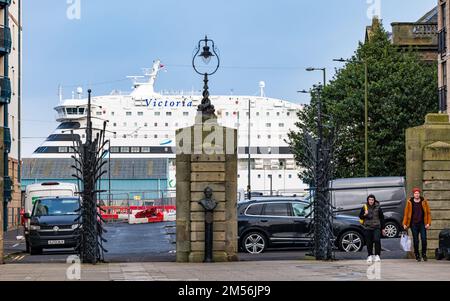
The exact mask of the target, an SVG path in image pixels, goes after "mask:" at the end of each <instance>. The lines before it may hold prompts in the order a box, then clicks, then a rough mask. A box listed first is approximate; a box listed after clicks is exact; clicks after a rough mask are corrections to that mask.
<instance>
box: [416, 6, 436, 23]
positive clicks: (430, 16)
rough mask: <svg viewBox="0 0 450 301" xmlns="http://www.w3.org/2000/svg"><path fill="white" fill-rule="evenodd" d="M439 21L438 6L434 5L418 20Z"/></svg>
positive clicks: (423, 21) (419, 21)
mask: <svg viewBox="0 0 450 301" xmlns="http://www.w3.org/2000/svg"><path fill="white" fill-rule="evenodd" d="M437 22H438V7H437V6H436V7H434V8H433V9H431V10H430V11H429V12H427V13H426V14H425V15H424V16H423V17H421V18H420V19H419V20H417V23H437Z"/></svg>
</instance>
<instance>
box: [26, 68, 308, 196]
mask: <svg viewBox="0 0 450 301" xmlns="http://www.w3.org/2000/svg"><path fill="white" fill-rule="evenodd" d="M161 67H163V66H162V65H161V63H160V61H159V60H156V61H155V62H154V64H153V68H152V69H147V70H146V72H145V76H142V77H139V76H136V77H130V78H132V79H133V80H134V85H133V91H132V92H131V93H129V94H124V93H121V92H118V91H113V92H112V93H111V94H110V95H105V96H95V95H94V96H93V98H92V105H93V108H92V116H93V117H94V121H93V122H94V124H93V125H94V128H95V127H97V128H101V127H102V124H103V122H104V120H108V121H109V122H108V127H107V130H108V131H109V132H108V134H107V138H108V139H110V141H111V143H110V144H111V146H110V156H111V160H110V162H111V164H110V166H109V168H110V176H111V179H110V180H109V181H105V180H103V183H102V187H103V188H105V189H109V188H111V191H113V192H114V193H115V194H116V195H117V194H123V195H126V194H128V197H129V198H131V199H133V197H134V198H138V199H140V198H145V195H144V194H145V193H144V192H146V191H156V190H171V189H174V188H175V184H176V183H175V157H176V154H175V152H174V151H173V148H174V147H175V131H176V129H179V128H183V127H187V126H190V125H192V124H193V123H194V120H195V115H196V114H197V107H198V105H199V104H200V103H201V99H202V97H201V95H200V94H199V93H197V94H196V93H192V92H191V93H182V92H180V93H157V92H155V89H154V85H155V81H156V79H157V76H158V72H159V71H160V70H161ZM259 88H260V90H261V93H260V95H258V96H237V95H222V96H214V95H213V96H211V97H210V99H211V102H212V104H213V105H214V106H215V108H216V115H217V117H218V122H219V124H221V125H223V126H227V127H232V128H236V129H238V135H239V137H238V151H239V155H238V158H239V163H238V172H239V180H238V188H239V191H241V192H243V191H246V189H247V185H248V151H249V107H250V114H251V115H250V116H251V119H250V129H251V130H250V150H251V160H250V162H251V164H250V166H251V187H252V191H258V192H263V193H266V194H267V193H269V191H272V192H273V193H274V194H276V193H279V194H292V193H296V192H298V191H301V190H303V189H305V188H306V185H304V184H303V183H302V182H301V180H300V179H299V178H298V173H299V168H298V167H297V165H296V163H295V161H294V157H293V155H292V153H291V150H290V148H289V146H288V144H287V143H286V142H285V140H286V139H288V133H289V131H290V130H292V129H295V122H296V120H297V112H298V111H299V110H301V109H302V106H301V105H299V104H295V103H292V102H289V101H285V100H281V99H275V98H270V97H266V96H265V93H264V88H265V84H264V83H263V82H260V87H259ZM94 93H95V91H94ZM61 94H62V92H61ZM55 110H56V112H57V121H58V122H59V123H60V125H59V127H58V128H57V129H56V130H55V131H54V132H53V133H52V134H51V135H50V136H49V137H48V138H47V139H46V141H44V142H43V143H42V144H41V146H40V147H39V148H37V149H36V151H35V152H34V153H33V155H32V156H31V157H30V158H26V159H24V163H23V176H22V177H23V184H24V186H26V185H27V184H31V183H36V182H44V181H47V182H48V181H64V182H68V181H74V179H73V178H72V174H73V170H72V169H71V167H70V166H71V165H72V164H73V162H72V161H71V160H72V159H71V156H72V153H71V149H70V147H71V146H72V145H73V137H76V139H81V140H83V139H84V138H85V130H84V128H85V127H86V118H87V97H86V96H85V95H83V92H82V90H81V89H78V90H77V92H76V93H75V94H73V95H72V98H71V99H66V100H64V99H63V98H62V95H61V96H60V104H59V105H58V106H57V107H56V108H55ZM71 131H73V133H74V135H72V134H71ZM107 182H108V183H107ZM107 185H109V187H107ZM130 194H132V195H131V196H130ZM137 194H139V196H138V197H136V195H137Z"/></svg>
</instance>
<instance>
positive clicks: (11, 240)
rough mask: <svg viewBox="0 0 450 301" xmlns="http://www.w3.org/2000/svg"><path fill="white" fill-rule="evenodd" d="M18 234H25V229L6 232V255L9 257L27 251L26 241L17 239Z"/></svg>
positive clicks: (4, 237)
mask: <svg viewBox="0 0 450 301" xmlns="http://www.w3.org/2000/svg"><path fill="white" fill-rule="evenodd" d="M18 236H23V229H16V230H10V231H8V232H6V233H4V236H3V239H4V245H3V247H4V256H5V257H8V256H11V255H12V254H17V253H21V252H23V251H25V241H24V240H17V237H18Z"/></svg>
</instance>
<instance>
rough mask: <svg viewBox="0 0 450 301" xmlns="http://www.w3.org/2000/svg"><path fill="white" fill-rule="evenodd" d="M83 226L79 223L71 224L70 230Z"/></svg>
mask: <svg viewBox="0 0 450 301" xmlns="http://www.w3.org/2000/svg"><path fill="white" fill-rule="evenodd" d="M82 227H83V226H82V225H81V224H74V225H72V230H76V229H81V228H82Z"/></svg>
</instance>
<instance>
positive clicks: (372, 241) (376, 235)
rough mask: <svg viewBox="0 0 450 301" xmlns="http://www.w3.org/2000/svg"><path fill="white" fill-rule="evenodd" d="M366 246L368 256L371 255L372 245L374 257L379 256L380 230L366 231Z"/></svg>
mask: <svg viewBox="0 0 450 301" xmlns="http://www.w3.org/2000/svg"><path fill="white" fill-rule="evenodd" d="M365 232H366V233H365V234H366V245H367V253H368V254H369V256H372V255H373V245H375V255H378V256H380V255H381V229H366V231H365Z"/></svg>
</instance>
